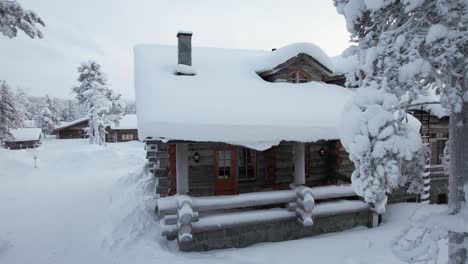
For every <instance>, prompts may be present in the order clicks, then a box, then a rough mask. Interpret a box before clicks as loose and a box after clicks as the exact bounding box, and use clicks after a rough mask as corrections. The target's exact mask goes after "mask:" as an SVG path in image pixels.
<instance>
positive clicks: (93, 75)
mask: <svg viewBox="0 0 468 264" xmlns="http://www.w3.org/2000/svg"><path fill="white" fill-rule="evenodd" d="M78 74H79V77H78V82H80V85H79V86H76V87H74V88H73V92H75V94H76V98H77V100H78V102H79V103H80V104H82V105H83V106H85V107H86V109H87V115H88V117H89V127H88V128H87V130H86V132H87V133H88V135H89V138H90V142H91V143H93V144H103V143H104V141H105V133H106V132H105V127H106V126H107V125H110V124H112V123H115V122H118V120H119V119H120V118H121V116H122V108H121V106H120V95H115V94H114V93H113V92H112V90H110V89H109V88H108V86H107V78H106V76H105V75H104V73H102V71H101V65H99V64H98V63H96V62H95V61H88V62H83V63H81V66H79V67H78Z"/></svg>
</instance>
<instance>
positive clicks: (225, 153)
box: [217, 150, 231, 179]
mask: <svg viewBox="0 0 468 264" xmlns="http://www.w3.org/2000/svg"><path fill="white" fill-rule="evenodd" d="M217 152H218V160H217V162H218V164H217V165H218V178H219V179H229V178H230V177H231V150H218V151H217Z"/></svg>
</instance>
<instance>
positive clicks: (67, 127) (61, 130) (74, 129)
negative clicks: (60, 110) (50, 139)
mask: <svg viewBox="0 0 468 264" xmlns="http://www.w3.org/2000/svg"><path fill="white" fill-rule="evenodd" d="M88 126H89V120H88V118H80V119H77V120H74V121H71V122H66V123H63V124H61V125H59V126H57V127H56V128H55V129H54V130H53V133H54V134H56V135H57V138H58V139H73V138H75V139H76V138H86V137H87V136H86V133H85V131H84V129H85V128H87V127H88Z"/></svg>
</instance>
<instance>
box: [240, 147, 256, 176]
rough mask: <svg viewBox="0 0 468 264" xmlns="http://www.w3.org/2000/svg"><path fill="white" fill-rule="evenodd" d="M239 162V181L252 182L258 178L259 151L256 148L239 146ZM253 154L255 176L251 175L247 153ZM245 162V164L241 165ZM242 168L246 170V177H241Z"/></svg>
mask: <svg viewBox="0 0 468 264" xmlns="http://www.w3.org/2000/svg"><path fill="white" fill-rule="evenodd" d="M239 150H240V152H239V163H238V170H239V172H238V173H237V174H238V181H239V182H250V181H256V180H257V174H258V173H257V170H258V153H257V151H256V150H254V149H249V148H239ZM248 152H249V153H250V155H252V156H251V157H252V165H251V166H253V176H249V163H248V155H247V153H248ZM241 164H243V165H244V166H241ZM241 170H245V177H241V173H240V172H241Z"/></svg>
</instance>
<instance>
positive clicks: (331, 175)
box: [147, 140, 353, 196]
mask: <svg viewBox="0 0 468 264" xmlns="http://www.w3.org/2000/svg"><path fill="white" fill-rule="evenodd" d="M152 144H153V145H154V144H157V150H154V149H151V146H152ZM337 144H338V141H325V140H322V141H318V142H315V143H308V144H306V151H307V153H306V157H307V160H308V161H306V166H308V167H307V168H306V185H307V186H310V187H314V186H323V185H329V184H336V183H344V182H349V181H348V180H346V179H344V180H343V177H345V178H346V177H347V178H348V179H349V176H350V175H351V173H352V170H353V167H352V162H351V161H349V159H348V158H347V154H346V152H345V151H344V149H343V148H342V147H341V145H337ZM222 145H223V144H219V143H193V144H188V160H189V193H188V194H189V195H191V196H212V195H215V180H216V166H215V157H214V155H215V149H216V147H219V146H222ZM241 149H243V147H240V146H237V147H236V150H237V151H236V153H237V158H239V152H240V150H241ZM321 150H323V151H322V155H321V154H320V153H321ZM147 153H148V154H147V158H148V162H149V163H150V164H151V166H153V165H154V164H157V166H155V168H150V169H151V170H152V173H154V175H155V176H156V177H157V178H158V180H159V185H158V190H157V191H158V193H159V194H161V195H162V196H166V195H173V194H175V193H176V192H177V190H176V174H177V171H176V168H175V164H176V161H175V144H164V143H161V142H157V143H156V142H153V143H152V142H151V141H147ZM195 153H198V154H199V156H200V160H199V161H198V162H195V161H194V159H193V156H194V155H195ZM337 173H339V174H341V178H340V176H339V175H338V174H337ZM237 175H239V173H237ZM293 175H294V162H293V143H292V142H282V143H281V144H279V145H278V146H276V147H273V148H271V149H269V150H266V151H257V152H256V177H255V179H244V180H243V179H238V181H237V190H238V192H239V193H247V192H256V191H263V190H282V189H289V188H290V185H291V184H292V183H293V182H294V179H293Z"/></svg>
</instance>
